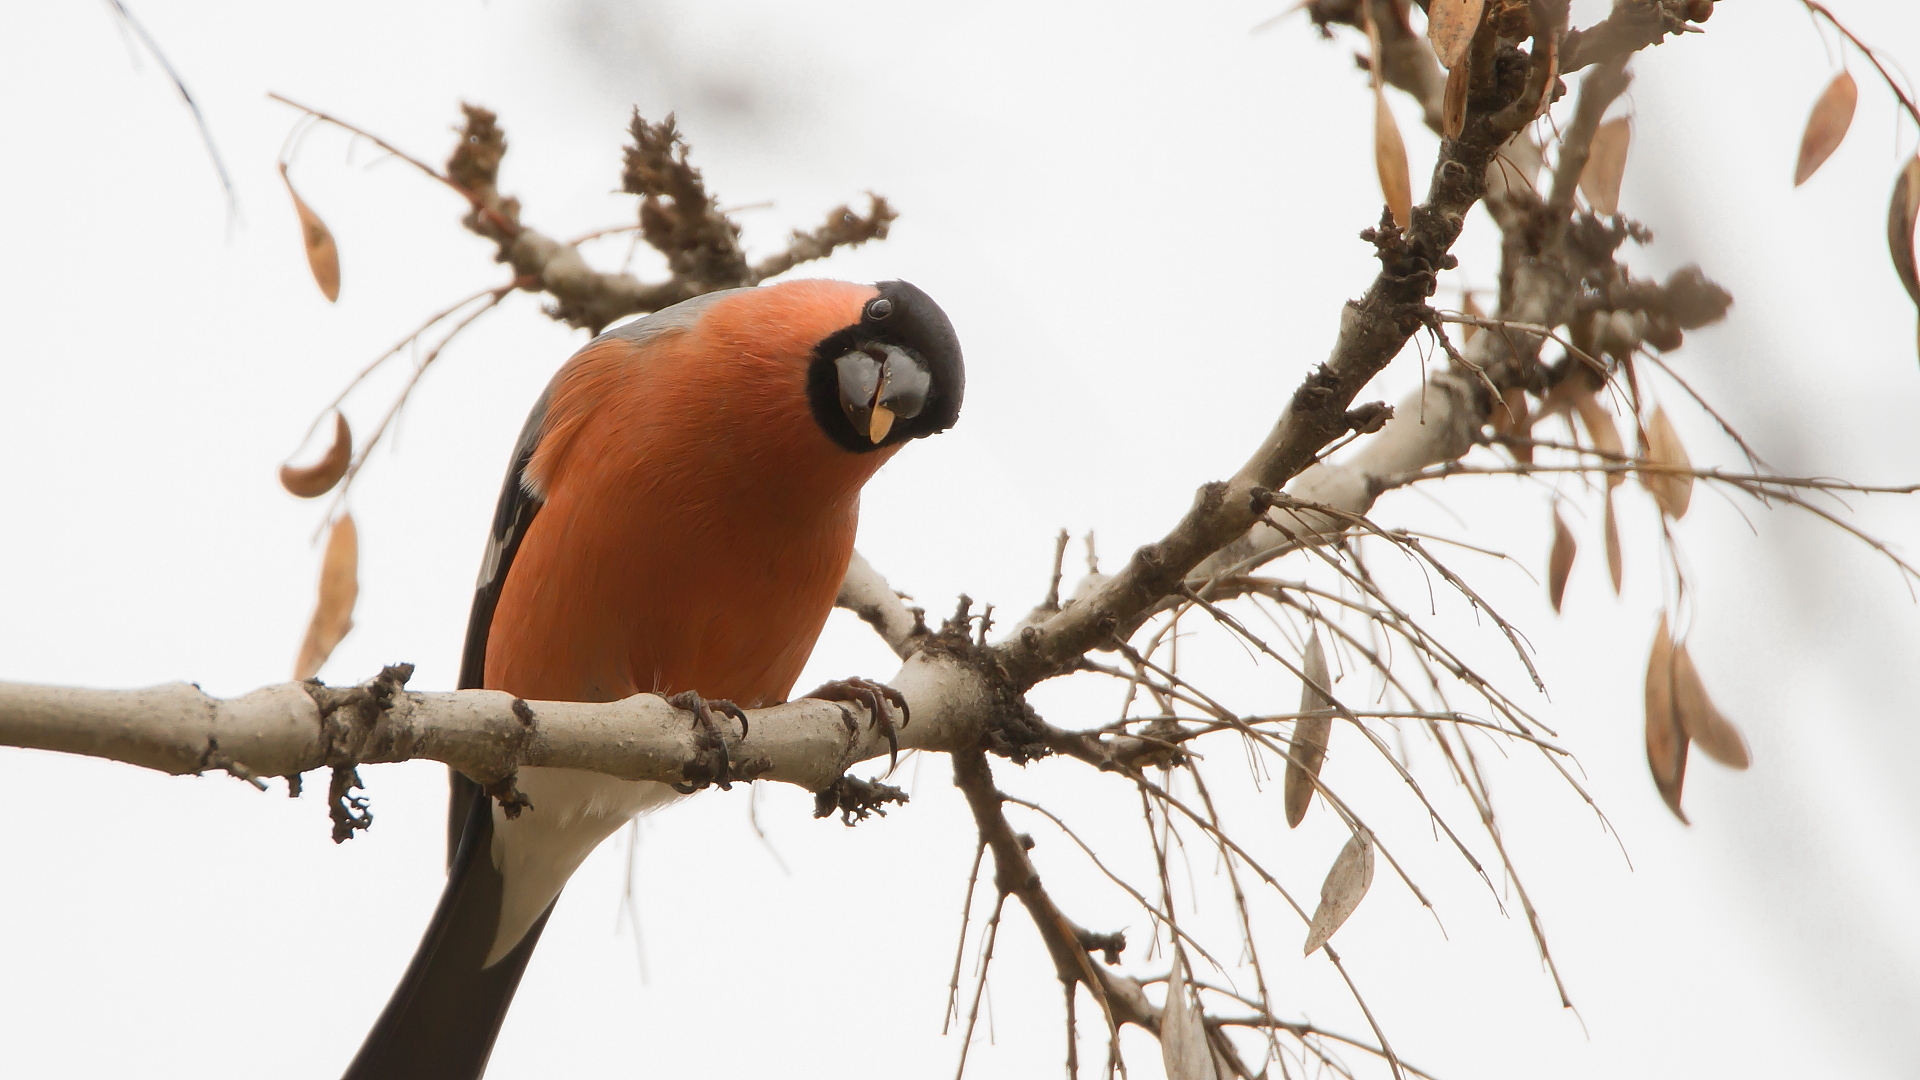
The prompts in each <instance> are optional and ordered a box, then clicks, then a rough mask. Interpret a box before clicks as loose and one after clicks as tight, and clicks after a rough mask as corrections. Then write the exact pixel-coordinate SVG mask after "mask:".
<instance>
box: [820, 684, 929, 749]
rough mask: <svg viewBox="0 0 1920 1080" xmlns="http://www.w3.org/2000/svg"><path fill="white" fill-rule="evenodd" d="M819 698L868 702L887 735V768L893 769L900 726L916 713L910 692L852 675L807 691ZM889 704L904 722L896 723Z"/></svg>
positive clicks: (871, 714)
mask: <svg viewBox="0 0 1920 1080" xmlns="http://www.w3.org/2000/svg"><path fill="white" fill-rule="evenodd" d="M805 696H806V697H810V698H813V699H814V700H816V701H834V702H840V701H844V702H847V703H849V704H853V705H864V706H865V707H866V710H867V715H868V716H871V717H873V722H874V723H875V724H876V725H878V726H879V728H880V730H881V731H882V732H884V733H885V734H886V736H887V769H888V771H892V769H893V767H894V765H895V764H897V763H898V761H899V758H900V734H899V729H900V728H903V727H906V726H907V721H908V720H910V719H912V714H911V713H909V712H908V711H907V699H906V695H904V694H902V693H901V692H900V691H898V690H895V689H894V688H893V687H891V686H888V685H887V684H885V683H877V682H874V681H873V680H872V679H862V678H860V677H859V676H855V677H853V678H851V679H835V680H834V681H832V682H830V683H827V684H826V685H825V686H822V687H820V688H819V689H818V690H815V691H813V692H811V693H809V694H807V695H805ZM889 707H891V708H894V709H899V710H900V723H899V724H898V725H897V726H896V725H895V724H894V722H893V716H892V715H891V713H890V712H889V711H888V710H889Z"/></svg>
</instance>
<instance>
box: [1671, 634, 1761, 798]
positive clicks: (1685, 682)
mask: <svg viewBox="0 0 1920 1080" xmlns="http://www.w3.org/2000/svg"><path fill="white" fill-rule="evenodd" d="M1673 712H1674V716H1675V718H1676V719H1677V720H1678V721H1679V724H1680V730H1681V731H1684V732H1686V734H1687V738H1689V739H1691V740H1693V743H1694V745H1695V746H1698V747H1699V748H1700V749H1702V750H1704V751H1706V754H1707V756H1708V757H1710V758H1712V759H1713V760H1715V761H1717V762H1719V763H1720V764H1722V765H1726V766H1728V767H1730V768H1734V769H1744V768H1746V767H1747V766H1748V765H1749V764H1751V763H1752V760H1753V759H1752V758H1751V757H1750V756H1749V755H1748V754H1747V740H1746V739H1744V738H1742V737H1741V736H1740V729H1739V728H1737V727H1734V726H1733V721H1731V720H1728V719H1727V718H1726V717H1725V716H1724V715H1722V714H1721V712H1720V710H1719V708H1718V707H1717V706H1715V705H1714V703H1713V699H1712V698H1711V697H1708V696H1707V686H1706V684H1705V683H1704V682H1702V681H1701V680H1700V671H1699V669H1698V668H1696V667H1694V666H1693V657H1692V656H1691V655H1689V654H1688V653H1687V646H1686V643H1685V642H1682V643H1681V644H1678V645H1675V646H1674V647H1673Z"/></svg>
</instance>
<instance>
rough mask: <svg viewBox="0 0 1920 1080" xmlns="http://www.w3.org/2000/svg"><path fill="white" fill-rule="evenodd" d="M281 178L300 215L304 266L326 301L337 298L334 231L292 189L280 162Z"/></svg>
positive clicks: (338, 273)
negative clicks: (304, 251)
mask: <svg viewBox="0 0 1920 1080" xmlns="http://www.w3.org/2000/svg"><path fill="white" fill-rule="evenodd" d="M280 179H281V180H283V181H285V182H286V185H287V194H289V195H291V196H293V212H294V213H295V214H298V215H299V217H300V241H301V243H303V244H304V245H306V249H307V267H308V268H309V269H311V270H312V271H313V283H314V284H315V285H318V286H320V295H322V296H324V297H326V298H327V301H328V302H329V303H331V302H333V301H336V300H339V299H340V249H339V248H337V247H335V246H334V243H333V233H332V231H330V230H329V229H328V228H327V224H326V222H324V221H321V220H320V215H319V214H316V213H314V212H313V208H312V207H310V206H308V205H307V200H305V199H302V198H301V197H300V193H299V192H297V191H295V190H293V178H292V177H290V176H288V175H287V167H286V166H285V165H282V166H280Z"/></svg>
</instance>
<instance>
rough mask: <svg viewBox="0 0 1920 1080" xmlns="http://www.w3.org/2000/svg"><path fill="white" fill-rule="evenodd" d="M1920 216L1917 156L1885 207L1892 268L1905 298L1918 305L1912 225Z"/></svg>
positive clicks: (1904, 169)
mask: <svg viewBox="0 0 1920 1080" xmlns="http://www.w3.org/2000/svg"><path fill="white" fill-rule="evenodd" d="M1917 214H1920V157H1915V158H1912V159H1910V160H1909V161H1908V162H1907V163H1906V165H1904V166H1903V167H1902V168H1901V169H1900V175H1899V176H1897V177H1895V178H1894V181H1893V199H1892V200H1891V201H1890V202H1888V204H1887V248H1888V250H1889V251H1891V252H1892V254H1893V268H1894V270H1895V271H1896V272H1898V273H1899V275H1900V284H1902V285H1905V286H1906V287H1907V296H1908V298H1910V299H1911V300H1912V301H1913V302H1914V303H1915V304H1920V274H1916V273H1915V270H1914V264H1913V225H1914V218H1915V216H1916V215H1917Z"/></svg>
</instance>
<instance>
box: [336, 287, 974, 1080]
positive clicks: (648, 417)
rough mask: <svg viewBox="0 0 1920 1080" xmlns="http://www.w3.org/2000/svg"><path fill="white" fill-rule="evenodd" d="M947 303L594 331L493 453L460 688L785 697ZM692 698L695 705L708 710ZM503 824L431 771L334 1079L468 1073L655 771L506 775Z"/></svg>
mask: <svg viewBox="0 0 1920 1080" xmlns="http://www.w3.org/2000/svg"><path fill="white" fill-rule="evenodd" d="M964 382H965V376H964V369H963V367H962V364H961V358H960V345H959V341H958V339H957V338H956V337H955V336H954V332H953V327H952V324H951V323H949V322H948V320H947V317H946V314H945V313H944V312H942V311H941V310H940V307H939V306H938V305H937V304H935V303H934V302H933V300H932V299H931V298H929V297H928V296H927V294H926V293H924V292H921V291H920V290H919V289H917V288H915V287H914V286H912V285H909V284H907V283H906V282H903V281H888V282H882V283H880V284H879V285H854V284H849V283H846V282H839V281H818V280H810V281H792V282H786V283H783V284H779V285H771V286H762V287H759V288H749V289H732V290H727V291H724V292H714V293H708V294H706V295H704V296H700V297H696V298H694V299H692V300H688V301H686V302H685V303H682V304H677V305H675V306H673V307H670V308H667V309H665V310H663V311H660V312H658V313H656V314H654V315H650V316H648V317H646V318H643V319H639V320H636V321H634V322H630V323H627V324H625V325H624V326H620V327H616V328H615V329H612V330H609V331H607V332H606V333H604V334H602V335H600V336H599V337H597V338H595V339H594V340H593V341H592V342H590V343H589V344H588V345H587V346H586V347H585V348H583V349H581V350H580V351H579V352H578V353H576V354H575V355H574V356H573V358H572V359H570V360H569V361H567V363H566V364H565V365H564V366H563V367H561V369H560V371H559V372H558V373H557V374H556V375H555V376H554V378H553V382H552V383H551V384H549V385H548V387H547V390H546V393H544V394H543V395H542V396H541V398H540V400H539V402H538V403H537V404H535V405H534V407H533V413H532V415H531V416H529V417H528V418H527V423H526V427H525V428H524V429H523V430H522V431H521V433H520V439H519V441H518V442H517V443H516V444H515V446H514V450H513V461H512V465H511V466H510V468H509V470H508V472H507V479H506V484H505V486H504V487H503V488H502V489H501V492H500V502H499V505H498V508H497V510H496V511H495V513H494V519H493V531H492V535H491V536H490V537H489V539H488V541H487V547H486V553H485V556H484V558H483V560H482V562H481V567H480V580H479V584H478V587H477V589H476V591H475V594H474V598H473V612H472V615H471V617H470V619H469V621H468V624H467V638H466V649H465V652H464V654H463V656H462V663H461V673H460V686H461V688H462V689H466V688H472V687H484V688H487V689H492V690H504V691H506V692H508V693H511V694H514V695H516V696H518V697H521V698H527V699H532V700H549V701H617V700H619V699H621V698H625V697H628V696H630V695H633V694H642V693H654V694H662V695H681V697H680V698H679V699H678V700H680V701H682V702H685V703H687V704H688V705H689V707H691V708H693V709H694V710H695V712H696V715H698V716H700V717H701V718H702V721H703V722H711V719H712V713H713V712H732V711H734V710H733V708H732V707H733V706H738V707H740V708H747V709H752V708H758V707H761V706H766V705H774V704H778V703H779V702H782V701H784V700H786V698H787V695H788V693H789V692H790V691H791V690H792V689H793V682H794V680H795V679H797V678H799V676H800V669H801V666H802V665H803V664H805V663H806V660H807V656H808V654H809V653H810V652H812V650H813V645H814V641H815V639H816V638H818V637H819V634H820V630H821V627H822V626H823V625H825V623H826V619H827V615H828V613H829V612H830V611H831V610H832V607H833V602H834V597H835V596H836V595H837V593H838V591H839V587H840V581H841V578H842V577H844V576H845V574H846V570H847V563H848V560H849V559H850V558H851V556H852V553H853V538H854V528H855V525H856V523H857V520H858V516H859V510H860V489H861V486H862V485H864V484H865V483H866V482H867V479H868V478H869V477H871V476H872V475H873V474H874V472H875V470H877V469H879V467H880V466H881V465H882V464H884V463H885V462H886V461H887V459H888V458H891V457H892V456H893V455H894V454H895V453H896V452H898V451H899V449H900V447H901V446H903V445H905V444H906V443H907V442H909V441H910V440H913V439H917V438H921V437H923V436H927V435H932V434H935V433H936V432H939V431H942V430H944V429H946V428H947V427H948V426H950V425H952V423H953V422H954V420H955V419H956V418H957V417H958V416H959V412H960V399H961V392H962V389H963V386H964ZM709 706H711V709H710V708H709ZM518 786H519V789H520V791H521V792H522V793H523V794H525V795H526V797H527V798H528V800H529V801H530V802H531V804H532V805H531V806H530V807H529V808H527V809H525V810H522V811H520V812H519V813H518V815H517V816H514V817H509V816H508V814H507V813H506V812H505V810H504V809H503V808H502V807H500V806H498V805H496V804H495V802H494V800H493V799H491V798H489V797H488V796H487V795H486V794H485V793H484V792H482V791H480V789H479V785H477V784H475V783H474V782H473V781H471V780H469V779H467V778H465V777H463V776H460V775H459V774H458V773H456V774H454V776H453V792H452V803H451V813H450V815H449V817H450V821H449V833H448V835H449V841H450V848H451V850H452V856H451V859H450V863H449V869H448V874H447V885H446V891H445V892H444V893H443V894H442V895H441V898H440V906H439V908H438V909H437V910H436V911H435V913H434V916H433V921H432V923H431V924H430V925H429V926H428V928H427V932H426V935H425V937H424V938H422V940H421V942H420V948H419V951H418V952H416V953H415V954H414V957H413V962H412V963H411V964H410V965H409V966H408V968H407V972H406V974H405V976H404V977H403V978H402V979H401V982H400V986H399V988H398V989H396V990H395V991H394V994H393V998H392V999H391V1000H390V1001H389V1002H388V1003H387V1007H386V1009H385V1011H384V1012H382V1013H381V1015H380V1019H379V1020H378V1021H377V1022H376V1023H375V1025H374V1027H373V1030H372V1031H371V1032H370V1033H368V1035H367V1039H366V1042H365V1043H364V1044H363V1045H362V1046H361V1048H360V1052H359V1054H358V1055H357V1056H356V1057H355V1058H354V1060H353V1063H352V1064H351V1065H350V1066H348V1068H347V1072H346V1080H473V1078H475V1077H478V1076H480V1075H481V1074H482V1073H483V1072H484V1071H485V1070H486V1064H487V1057H488V1055H489V1054H491V1053H492V1050H493V1042H494V1038H495V1036H496V1035H497V1034H498V1032H499V1030H500V1024H501V1022H502V1020H503V1019H504V1018H505V1016H506V1011H507V1006H508V1004H509V1003H510V1002H511V1000H512V998H513V992H514V988H515V987H516V986H518V985H519V982H520V975H521V973H522V972H523V971H524V970H525V969H526V965H527V960H528V958H529V957H530V956H531V955H532V952H533V948H534V944H535V942H536V941H538V939H539V937H540V931H541V929H542V928H543V927H544V926H545V925H546V921H547V917H548V916H549V915H550V914H552V912H553V905H554V903H555V902H556V900H557V899H558V897H559V895H560V890H561V888H562V887H563V886H564V885H565V884H566V881H567V878H568V877H569V876H570V875H571V874H572V873H573V871H574V870H575V869H576V868H577V867H578V866H579V865H580V863H581V861H582V860H584V859H585V858H586V857H587V855H588V853H589V852H591V851H592V850H593V849H594V847H595V846H597V845H598V844H599V843H600V842H601V841H602V840H604V839H606V838H607V837H608V836H610V835H612V833H613V832H614V831H615V830H617V829H619V827H620V826H621V825H623V824H625V823H626V822H627V820H628V819H630V818H632V817H633V816H634V815H635V814H638V813H640V812H642V811H644V810H647V809H649V808H652V807H655V806H658V805H660V804H662V803H664V802H667V801H669V800H671V799H673V798H674V797H675V792H674V789H673V788H672V787H671V786H669V785H667V784H660V783H652V782H645V781H629V780H619V779H615V778H613V777H610V776H605V775H602V774H599V773H591V772H580V771H574V770H566V769H542V768H527V769H522V770H520V773H519V776H518Z"/></svg>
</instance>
